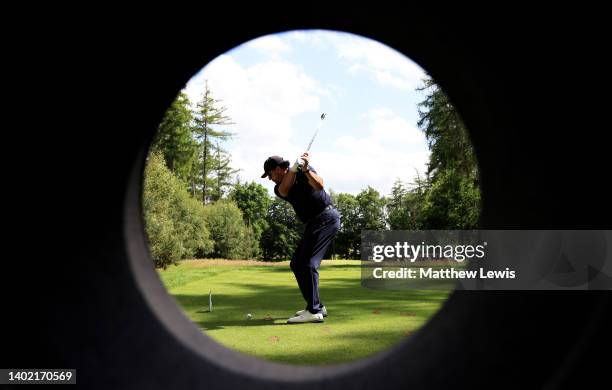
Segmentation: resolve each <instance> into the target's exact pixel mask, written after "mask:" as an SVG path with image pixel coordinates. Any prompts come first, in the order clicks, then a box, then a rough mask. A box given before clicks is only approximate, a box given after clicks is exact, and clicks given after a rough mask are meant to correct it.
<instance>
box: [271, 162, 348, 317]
mask: <svg viewBox="0 0 612 390" xmlns="http://www.w3.org/2000/svg"><path fill="white" fill-rule="evenodd" d="M300 159H302V161H303V163H302V164H299V163H298V160H296V162H295V163H294V164H293V166H291V168H290V167H289V165H290V163H289V161H287V160H284V159H283V158H282V157H280V156H271V157H269V158H268V159H267V160H266V161H265V162H264V174H263V175H262V176H261V177H262V178H264V177H268V178H269V179H270V180H272V181H273V182H274V183H276V185H275V186H274V193H275V194H276V196H278V197H280V198H281V199H283V200H286V201H287V202H289V203H291V206H293V209H294V210H295V213H296V214H297V216H298V218H299V219H300V221H302V222H304V224H305V225H306V226H305V229H304V235H303V236H302V239H301V240H300V242H299V244H298V246H297V248H296V250H295V253H294V254H293V257H292V258H291V263H290V266H291V270H292V271H293V274H294V275H295V279H296V280H297V284H298V286H299V288H300V292H301V293H302V296H303V297H304V300H305V301H306V309H304V310H300V311H298V312H296V313H295V316H294V317H291V318H289V319H288V320H287V322H288V323H290V324H298V323H305V322H323V317H327V310H326V308H325V306H323V302H321V298H320V297H319V271H318V270H319V266H320V265H321V260H323V256H324V255H325V251H326V250H327V248H328V247H329V245H330V243H331V241H332V239H333V238H334V236H335V235H336V233H337V232H338V229H339V228H340V215H339V214H338V211H337V210H336V208H335V207H334V206H333V205H332V203H331V199H330V197H329V194H327V192H325V190H324V189H323V179H322V178H321V177H320V176H319V175H317V172H316V171H315V170H314V168H313V167H311V166H310V164H309V160H310V156H309V154H308V152H304V154H302V156H301V157H300Z"/></svg>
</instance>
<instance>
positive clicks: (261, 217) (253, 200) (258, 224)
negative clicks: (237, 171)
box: [229, 182, 272, 242]
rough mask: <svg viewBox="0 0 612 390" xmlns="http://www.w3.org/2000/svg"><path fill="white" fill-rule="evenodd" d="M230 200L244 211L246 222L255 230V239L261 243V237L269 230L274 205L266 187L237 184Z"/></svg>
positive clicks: (253, 184)
mask: <svg viewBox="0 0 612 390" xmlns="http://www.w3.org/2000/svg"><path fill="white" fill-rule="evenodd" d="M229 198H230V199H231V200H233V201H234V202H236V205H237V206H238V208H239V209H240V210H241V211H242V216H243V218H244V222H245V223H246V224H247V226H250V227H251V228H252V229H253V234H254V235H255V239H256V240H257V242H259V241H260V239H261V235H262V234H263V232H264V231H265V230H266V229H267V228H268V220H267V218H268V209H269V208H270V204H271V203H272V199H271V198H270V196H269V195H268V190H266V187H264V186H262V185H261V184H258V183H255V182H250V183H240V182H237V183H236V184H235V185H234V187H233V188H232V191H231V192H230V195H229Z"/></svg>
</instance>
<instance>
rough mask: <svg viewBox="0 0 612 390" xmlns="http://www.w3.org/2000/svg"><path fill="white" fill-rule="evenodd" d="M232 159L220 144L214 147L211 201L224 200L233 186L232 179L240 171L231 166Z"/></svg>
mask: <svg viewBox="0 0 612 390" xmlns="http://www.w3.org/2000/svg"><path fill="white" fill-rule="evenodd" d="M230 162H231V157H230V156H229V154H228V153H227V152H226V151H225V150H223V149H221V146H219V143H218V142H217V143H216V144H215V145H214V158H213V159H212V164H211V165H212V166H211V174H212V175H211V176H212V181H211V184H210V191H209V193H210V200H211V201H213V202H216V201H218V200H219V199H221V198H223V196H224V195H225V194H226V192H227V191H228V188H229V187H230V186H231V184H232V177H233V176H234V175H235V174H236V173H238V171H239V170H238V169H233V168H232V167H231V166H230Z"/></svg>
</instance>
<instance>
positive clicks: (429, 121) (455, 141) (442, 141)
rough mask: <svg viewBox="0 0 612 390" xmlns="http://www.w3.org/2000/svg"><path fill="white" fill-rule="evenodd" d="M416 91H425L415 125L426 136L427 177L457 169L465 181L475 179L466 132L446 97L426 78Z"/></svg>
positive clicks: (472, 156)
mask: <svg viewBox="0 0 612 390" xmlns="http://www.w3.org/2000/svg"><path fill="white" fill-rule="evenodd" d="M423 83H424V85H423V86H422V87H420V88H417V91H425V94H426V96H425V100H424V101H422V102H421V103H419V104H418V111H419V121H418V122H417V125H418V126H419V128H421V130H423V132H424V133H425V137H426V138H427V142H428V145H429V149H430V151H431V155H430V160H429V166H428V172H427V173H428V174H434V180H435V175H436V172H437V171H438V170H445V169H449V168H451V169H455V168H456V169H458V170H460V171H461V173H462V174H463V176H464V177H467V178H471V179H475V178H476V177H477V164H476V157H475V154H474V150H473V147H472V143H471V142H470V139H469V133H468V131H467V128H466V127H465V125H464V124H463V121H462V120H461V117H460V115H459V113H458V112H457V110H456V109H455V107H454V106H453V105H452V104H451V102H450V100H449V99H448V96H446V94H445V93H444V91H442V89H441V88H440V87H439V86H438V85H437V84H436V83H435V82H434V81H433V79H432V78H430V77H428V78H426V79H425V80H423Z"/></svg>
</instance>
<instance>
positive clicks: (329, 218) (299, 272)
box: [290, 209, 340, 314]
mask: <svg viewBox="0 0 612 390" xmlns="http://www.w3.org/2000/svg"><path fill="white" fill-rule="evenodd" d="M338 229H340V215H339V214H338V211H337V210H336V209H330V210H326V211H325V212H323V213H322V214H321V215H319V216H318V217H316V218H315V219H313V220H312V221H310V222H308V223H307V224H306V227H305V229H304V236H303V237H302V240H301V241H300V243H299V244H298V247H297V248H296V250H295V253H294V254H293V257H292V258H291V263H290V266H291V270H292V271H293V274H294V275H295V279H296V280H297V283H298V286H299V287H300V292H301V293H302V296H303V297H304V300H305V301H306V310H308V311H309V312H311V313H313V314H315V313H319V312H320V311H321V310H322V308H323V303H322V302H321V298H320V297H319V266H320V265H321V260H323V256H325V251H326V250H327V248H328V247H329V245H330V244H331V242H332V239H333V238H334V236H335V235H336V233H337V232H338Z"/></svg>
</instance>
